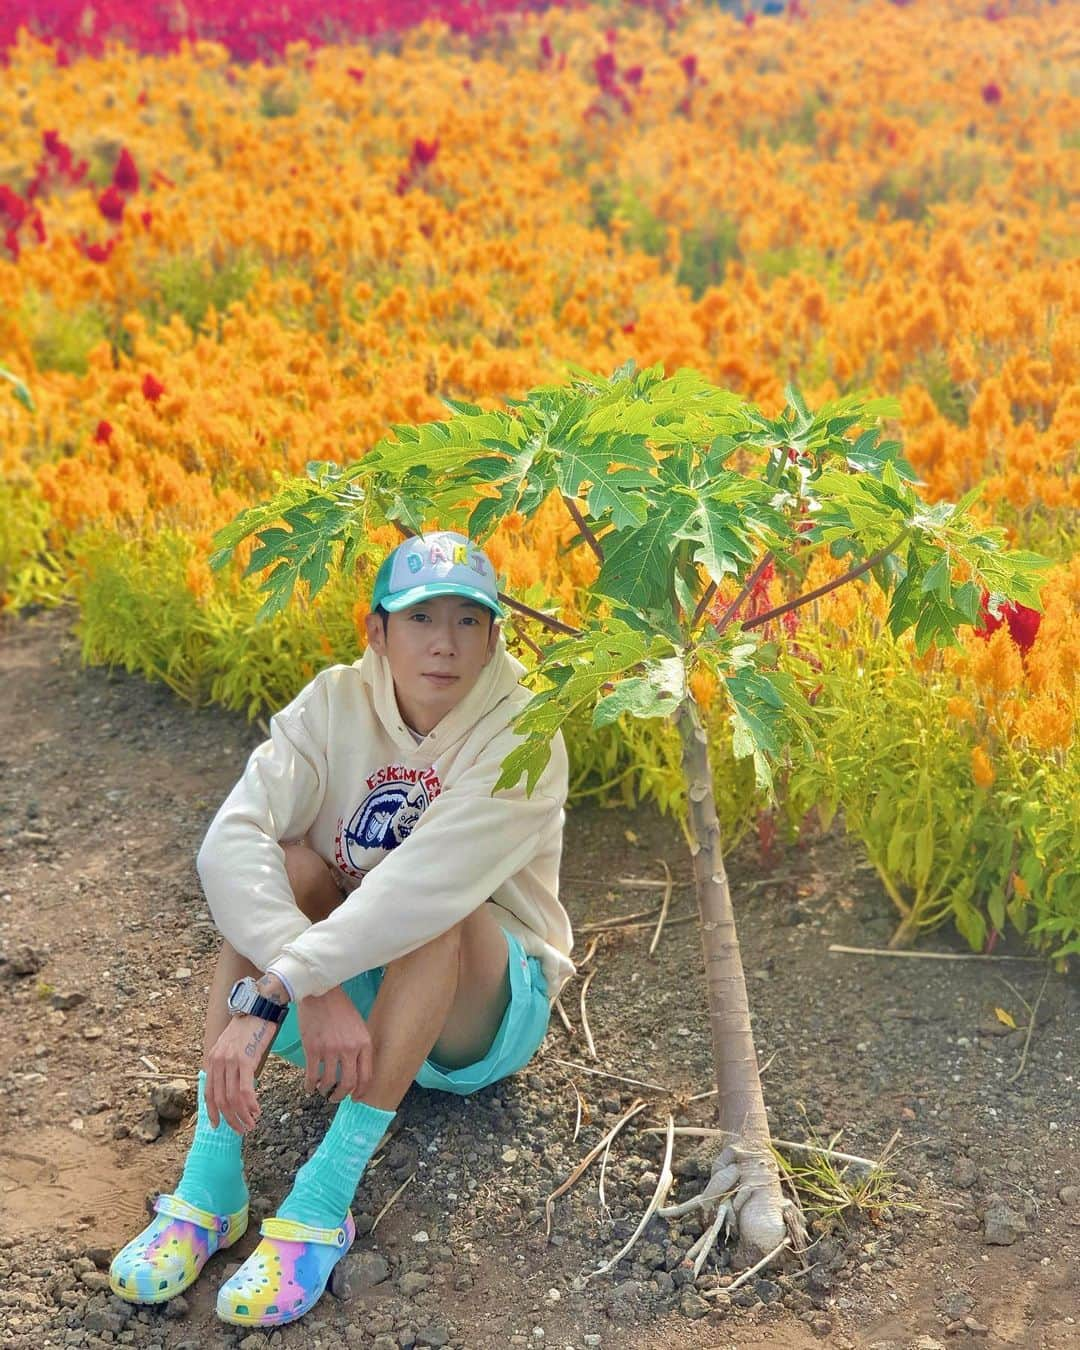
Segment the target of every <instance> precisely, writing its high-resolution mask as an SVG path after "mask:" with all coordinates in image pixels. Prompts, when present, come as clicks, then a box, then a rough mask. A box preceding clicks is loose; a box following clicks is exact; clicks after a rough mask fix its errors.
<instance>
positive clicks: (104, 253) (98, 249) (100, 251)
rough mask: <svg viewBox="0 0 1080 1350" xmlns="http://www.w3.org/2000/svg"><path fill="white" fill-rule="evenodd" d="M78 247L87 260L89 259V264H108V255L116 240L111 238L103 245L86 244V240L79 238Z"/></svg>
mask: <svg viewBox="0 0 1080 1350" xmlns="http://www.w3.org/2000/svg"><path fill="white" fill-rule="evenodd" d="M79 247H80V248H81V249H82V251H83V253H84V255H85V256H86V257H87V258H89V259H90V261H91V262H96V263H103V262H108V260H109V255H110V254H111V253H112V251H113V249H114V248H115V247H116V238H115V237H113V238H112V239H110V240H109V241H108V242H107V243H104V244H88V243H87V242H86V240H85V239H83V238H82V237H81V236H80V238H79Z"/></svg>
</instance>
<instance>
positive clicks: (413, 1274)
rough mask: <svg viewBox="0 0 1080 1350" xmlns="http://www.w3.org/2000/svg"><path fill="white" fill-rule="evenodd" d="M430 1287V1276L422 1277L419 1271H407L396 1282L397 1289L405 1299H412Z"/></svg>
mask: <svg viewBox="0 0 1080 1350" xmlns="http://www.w3.org/2000/svg"><path fill="white" fill-rule="evenodd" d="M430 1287H431V1276H430V1275H424V1274H423V1273H422V1272H421V1271H419V1270H407V1271H406V1272H405V1274H404V1275H402V1277H401V1279H400V1280H398V1288H399V1289H400V1290H401V1292H402V1294H404V1296H405V1297H406V1298H414V1297H415V1296H416V1295H417V1294H422V1293H423V1292H424V1290H425V1289H430Z"/></svg>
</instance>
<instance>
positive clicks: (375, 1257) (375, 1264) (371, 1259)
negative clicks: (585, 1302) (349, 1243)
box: [345, 1252, 390, 1289]
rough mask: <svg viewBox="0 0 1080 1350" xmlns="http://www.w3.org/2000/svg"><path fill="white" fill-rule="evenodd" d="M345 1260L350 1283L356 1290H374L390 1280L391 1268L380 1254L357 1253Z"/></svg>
mask: <svg viewBox="0 0 1080 1350" xmlns="http://www.w3.org/2000/svg"><path fill="white" fill-rule="evenodd" d="M345 1259H346V1263H347V1266H348V1275H349V1282H350V1284H352V1286H353V1287H354V1288H355V1289H373V1288H374V1287H375V1285H377V1284H382V1282H383V1280H385V1279H387V1278H389V1275H390V1267H389V1265H388V1264H387V1261H386V1258H385V1257H384V1256H380V1255H379V1253H378V1252H356V1253H354V1254H353V1255H352V1256H348V1257H346V1258H345Z"/></svg>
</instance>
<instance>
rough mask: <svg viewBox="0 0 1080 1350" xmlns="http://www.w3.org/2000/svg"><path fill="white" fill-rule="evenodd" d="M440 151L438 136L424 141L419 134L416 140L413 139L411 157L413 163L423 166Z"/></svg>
mask: <svg viewBox="0 0 1080 1350" xmlns="http://www.w3.org/2000/svg"><path fill="white" fill-rule="evenodd" d="M438 153H439V138H438V137H437V136H436V138H435V139H434V140H433V141H423V140H421V139H420V137H419V136H417V138H416V140H415V141H413V144H412V153H411V154H410V156H409V158H410V159H411V160H412V162H413V164H418V165H420V166H421V167H423V166H424V165H427V164H430V163H431V161H432V160H433V159H434V158H435V156H436V155H437V154H438Z"/></svg>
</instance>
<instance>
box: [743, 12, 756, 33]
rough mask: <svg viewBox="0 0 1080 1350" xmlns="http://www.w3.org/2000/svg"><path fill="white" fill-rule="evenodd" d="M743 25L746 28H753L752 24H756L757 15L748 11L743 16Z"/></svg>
mask: <svg viewBox="0 0 1080 1350" xmlns="http://www.w3.org/2000/svg"><path fill="white" fill-rule="evenodd" d="M743 23H744V24H746V26H747V28H753V26H754V24H756V23H757V15H756V14H755V13H754V11H753V10H752V9H748V10H747V11H746V13H745V14H744V15H743Z"/></svg>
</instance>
